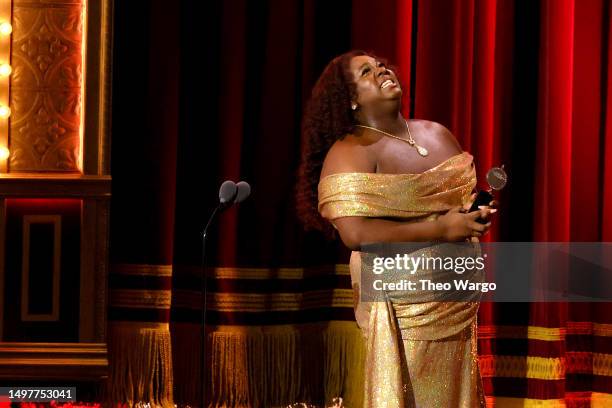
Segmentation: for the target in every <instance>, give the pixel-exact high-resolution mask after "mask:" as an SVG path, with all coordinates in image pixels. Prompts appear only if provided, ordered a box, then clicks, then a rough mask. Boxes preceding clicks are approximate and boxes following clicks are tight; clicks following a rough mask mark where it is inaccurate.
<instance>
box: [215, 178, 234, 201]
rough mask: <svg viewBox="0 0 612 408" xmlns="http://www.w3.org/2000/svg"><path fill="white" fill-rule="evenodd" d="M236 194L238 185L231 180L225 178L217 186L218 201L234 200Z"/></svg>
mask: <svg viewBox="0 0 612 408" xmlns="http://www.w3.org/2000/svg"><path fill="white" fill-rule="evenodd" d="M237 194H238V186H237V185H236V183H234V182H233V181H232V180H225V181H224V182H223V184H221V187H220V188H219V201H220V202H221V204H227V203H231V202H232V201H234V199H235V198H236V196H237Z"/></svg>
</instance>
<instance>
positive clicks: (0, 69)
mask: <svg viewBox="0 0 612 408" xmlns="http://www.w3.org/2000/svg"><path fill="white" fill-rule="evenodd" d="M11 72H13V68H11V66H10V65H9V64H0V76H4V77H6V76H9V75H11Z"/></svg>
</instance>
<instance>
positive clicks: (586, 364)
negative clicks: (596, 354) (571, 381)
mask: <svg viewBox="0 0 612 408" xmlns="http://www.w3.org/2000/svg"><path fill="white" fill-rule="evenodd" d="M565 361H566V362H567V373H571V374H592V373H593V353H592V352H590V351H567V352H566V353H565Z"/></svg>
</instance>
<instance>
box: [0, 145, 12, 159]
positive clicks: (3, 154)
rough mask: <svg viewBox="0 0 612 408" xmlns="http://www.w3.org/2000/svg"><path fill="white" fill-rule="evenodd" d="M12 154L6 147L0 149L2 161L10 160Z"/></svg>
mask: <svg viewBox="0 0 612 408" xmlns="http://www.w3.org/2000/svg"><path fill="white" fill-rule="evenodd" d="M10 154H11V152H10V151H9V149H7V148H6V147H0V160H6V159H8V158H9V155H10Z"/></svg>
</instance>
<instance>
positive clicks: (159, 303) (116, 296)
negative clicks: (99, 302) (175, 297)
mask: <svg viewBox="0 0 612 408" xmlns="http://www.w3.org/2000/svg"><path fill="white" fill-rule="evenodd" d="M171 299H172V293H171V291H169V290H152V289H112V290H111V291H110V305H111V306H116V307H139V308H143V307H144V308H153V309H169V308H170V301H171Z"/></svg>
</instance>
